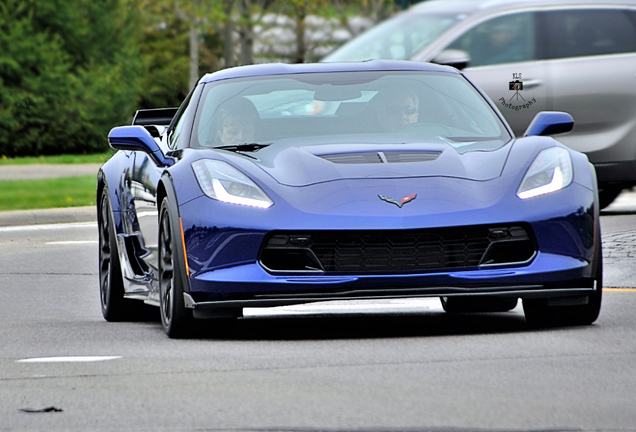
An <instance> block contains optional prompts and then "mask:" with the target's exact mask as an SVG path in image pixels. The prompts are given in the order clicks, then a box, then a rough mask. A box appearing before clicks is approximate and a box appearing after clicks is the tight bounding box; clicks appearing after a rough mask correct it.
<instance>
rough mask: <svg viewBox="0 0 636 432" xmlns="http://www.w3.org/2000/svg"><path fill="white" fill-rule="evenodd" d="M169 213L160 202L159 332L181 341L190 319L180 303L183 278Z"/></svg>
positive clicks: (177, 233)
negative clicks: (161, 331) (160, 329)
mask: <svg viewBox="0 0 636 432" xmlns="http://www.w3.org/2000/svg"><path fill="white" fill-rule="evenodd" d="M171 213H173V212H171V209H170V203H169V202H168V200H167V199H164V200H163V201H162V203H161V210H160V212H159V295H160V297H159V304H160V309H161V325H162V326H163V330H164V331H165V332H166V334H167V335H168V336H169V337H171V338H182V337H186V336H188V335H190V333H191V331H192V328H193V321H194V318H193V316H192V311H191V310H190V309H186V307H185V302H184V299H183V293H184V285H185V284H186V283H187V279H186V278H187V276H186V273H185V257H184V256H182V253H183V252H181V251H183V245H182V244H181V228H180V227H178V225H177V220H176V217H175V216H174V215H173V214H171Z"/></svg>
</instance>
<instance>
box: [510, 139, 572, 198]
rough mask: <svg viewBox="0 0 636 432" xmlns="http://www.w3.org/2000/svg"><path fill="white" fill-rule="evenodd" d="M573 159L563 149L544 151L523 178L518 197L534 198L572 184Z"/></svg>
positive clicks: (555, 148) (553, 148) (552, 148)
mask: <svg viewBox="0 0 636 432" xmlns="http://www.w3.org/2000/svg"><path fill="white" fill-rule="evenodd" d="M572 177H573V173H572V158H570V153H569V152H568V151H567V150H566V149H564V148H561V147H551V148H549V149H545V150H542V151H541V152H540V153H539V154H538V155H537V157H536V158H535V159H534V161H533V162H532V165H530V168H528V172H526V175H525V176H524V177H523V181H522V182H521V186H519V190H518V191H517V196H518V197H519V198H521V199H528V198H533V197H536V196H540V195H545V194H549V193H552V192H556V191H558V190H561V189H563V188H564V187H566V186H568V185H569V184H570V183H572Z"/></svg>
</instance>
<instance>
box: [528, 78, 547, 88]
mask: <svg viewBox="0 0 636 432" xmlns="http://www.w3.org/2000/svg"><path fill="white" fill-rule="evenodd" d="M541 84H543V80H540V79H530V80H528V81H526V80H523V88H524V89H528V88H533V87H538V86H540V85H541Z"/></svg>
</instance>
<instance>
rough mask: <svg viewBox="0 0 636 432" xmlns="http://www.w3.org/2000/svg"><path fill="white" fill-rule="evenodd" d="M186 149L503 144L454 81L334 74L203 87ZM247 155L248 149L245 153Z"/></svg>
mask: <svg viewBox="0 0 636 432" xmlns="http://www.w3.org/2000/svg"><path fill="white" fill-rule="evenodd" d="M199 104H200V105H199V108H198V109H197V115H196V118H195V125H194V130H193V134H192V143H191V146H192V147H198V148H204V147H227V146H240V145H245V144H251V148H252V149H256V148H260V146H255V144H262V145H273V144H279V143H287V144H288V145H295V146H300V145H322V144H347V143H378V144H384V143H389V144H398V143H421V142H426V143H438V144H444V145H450V146H452V147H454V148H456V149H457V150H458V151H460V152H462V153H463V152H465V151H471V150H494V149H497V148H500V147H501V146H502V145H504V144H505V143H506V142H507V141H508V140H509V139H510V136H509V134H508V132H507V131H506V128H505V126H504V125H503V124H502V122H501V120H500V119H499V118H498V116H497V115H496V114H495V112H494V111H493V109H492V108H491V107H490V106H489V105H488V104H487V103H486V101H485V100H484V99H483V97H482V96H481V95H480V94H479V93H478V92H477V91H476V90H475V89H474V88H473V87H472V86H471V85H470V83H468V82H467V81H466V80H465V79H464V78H463V77H462V76H461V75H457V74H449V73H439V72H337V73H336V72H334V73H309V74H289V75H276V76H267V77H257V78H241V79H235V80H224V81H219V82H212V83H208V84H206V86H205V89H204V91H203V94H202V97H201V100H200V102H199ZM245 148H247V147H245Z"/></svg>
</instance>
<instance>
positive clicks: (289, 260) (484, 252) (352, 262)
mask: <svg viewBox="0 0 636 432" xmlns="http://www.w3.org/2000/svg"><path fill="white" fill-rule="evenodd" d="M535 253H536V247H535V242H534V240H533V239H532V237H531V235H530V230H529V228H525V227H522V226H519V225H514V226H496V227H492V226H469V227H452V228H436V229H420V230H374V231H311V232H287V233H280V232H279V233H272V234H270V235H269V236H268V238H267V239H266V241H265V246H264V248H263V250H262V251H261V258H260V259H261V264H262V265H263V266H264V267H265V268H267V269H268V270H270V271H274V272H277V271H278V272H310V271H314V272H324V273H357V274H365V273H378V272H418V271H436V270H449V269H469V268H477V267H478V266H480V265H501V264H511V263H520V262H527V261H529V260H531V259H532V257H533V256H534V254H535Z"/></svg>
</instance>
